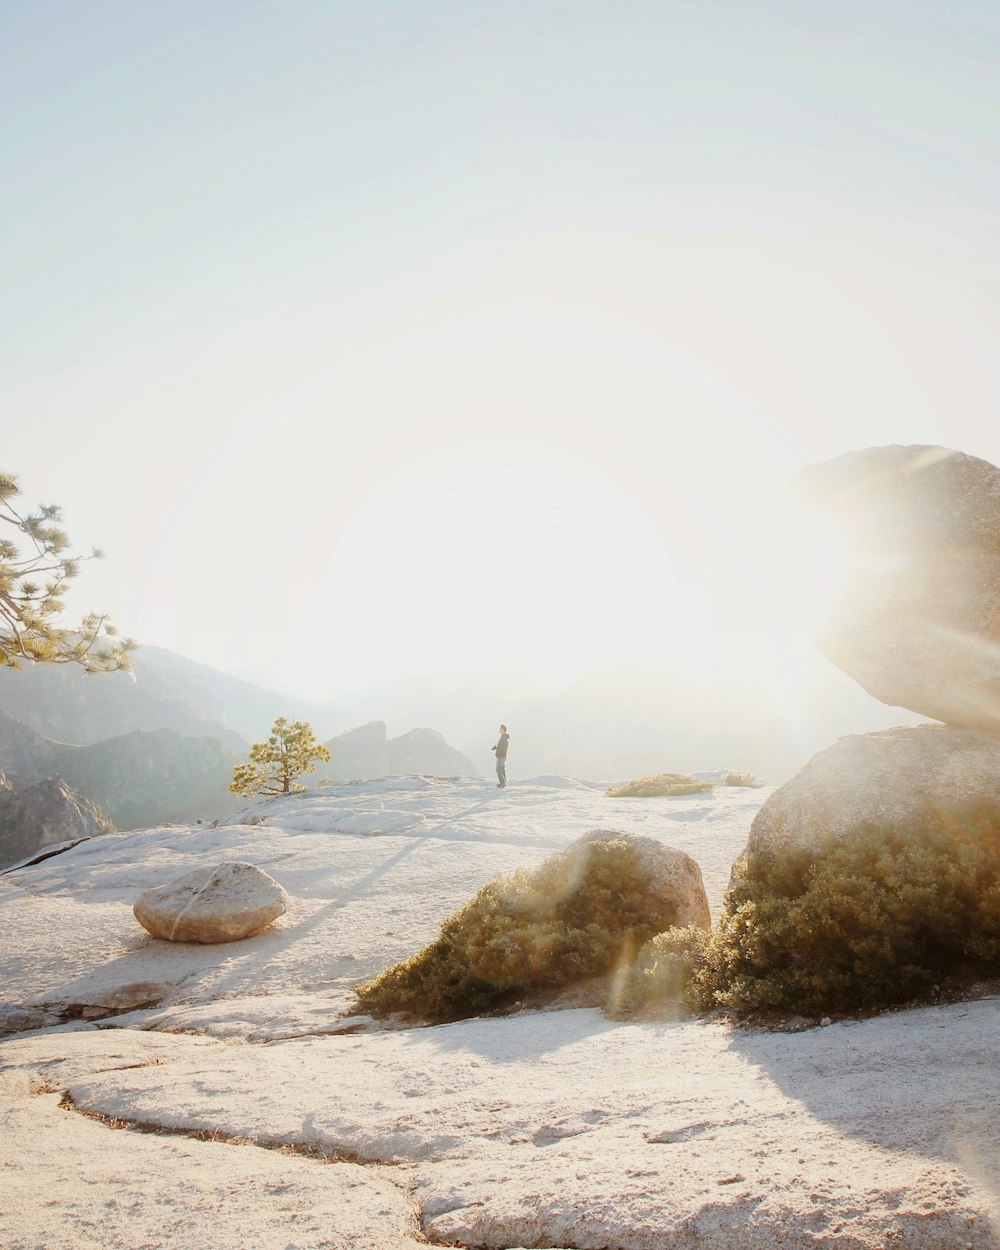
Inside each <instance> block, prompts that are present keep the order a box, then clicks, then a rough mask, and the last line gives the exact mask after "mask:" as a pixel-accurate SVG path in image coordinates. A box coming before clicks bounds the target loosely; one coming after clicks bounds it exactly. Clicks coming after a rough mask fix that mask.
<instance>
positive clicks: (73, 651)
mask: <svg viewBox="0 0 1000 1250" xmlns="http://www.w3.org/2000/svg"><path fill="white" fill-rule="evenodd" d="M20 493H21V492H20V487H19V486H18V483H17V479H16V478H15V477H13V476H12V475H11V474H9V473H0V523H2V524H4V525H7V526H10V527H11V528H12V529H13V530H15V531H17V533H18V535H20V537H18V538H17V540H16V541H15V540H14V539H12V538H10V537H5V536H4V533H3V531H2V530H0V668H4V667H6V668H20V667H21V665H22V664H23V663H24V662H25V661H29V662H32V663H47V664H79V665H80V667H81V668H83V669H84V670H86V671H87V672H88V673H103V672H113V671H114V670H115V669H119V668H121V669H125V670H126V671H130V670H131V668H132V663H131V660H130V659H129V652H130V651H133V650H134V649H135V647H136V645H137V644H136V643H135V642H133V641H132V639H131V638H124V639H120V638H118V636H117V631H116V629H115V627H114V626H113V625H112V624H111V623H110V621H109V620H108V618H107V617H106V616H103V615H100V614H98V613H96V612H90V613H88V614H87V615H86V616H85V617H84V618H83V621H82V622H81V624H80V626H79V627H78V628H77V629H69V628H67V627H66V626H65V625H64V624H62V623H61V621H60V616H61V614H62V612H63V609H64V606H65V605H64V603H63V596H64V595H65V593H66V590H67V584H68V583H69V582H70V581H72V580H73V578H74V577H76V575H77V573H78V572H79V568H80V565H81V563H82V562H83V561H84V560H92V559H95V560H99V559H101V558H102V555H103V553H102V552H101V551H99V550H98V549H97V548H96V547H95V548H94V549H93V551H92V552H91V554H90V555H89V556H78V555H74V554H72V553H71V552H70V551H69V538H68V536H67V534H66V531H65V530H64V529H63V528H62V519H63V518H62V511H61V509H60V508H59V507H58V506H57V505H55V504H46V505H43V506H41V507H40V508H39V509H38V511H37V512H31V513H28V514H27V515H22V514H21V513H20V512H18V510H17V508H16V507H15V505H14V502H13V501H14V500H15V499H16V497H17V496H18V495H19V494H20ZM8 533H9V531H8ZM18 544H21V545H20V546H19V545H18ZM22 547H23V551H22Z"/></svg>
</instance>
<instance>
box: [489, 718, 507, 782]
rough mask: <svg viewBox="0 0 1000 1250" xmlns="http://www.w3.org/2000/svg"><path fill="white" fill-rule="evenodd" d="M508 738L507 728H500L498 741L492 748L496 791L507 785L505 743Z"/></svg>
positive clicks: (504, 726)
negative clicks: (495, 766) (495, 767)
mask: <svg viewBox="0 0 1000 1250" xmlns="http://www.w3.org/2000/svg"><path fill="white" fill-rule="evenodd" d="M509 741H510V738H509V736H508V733H507V726H506V725H501V726H500V740H499V741H498V742H497V744H496V746H495V747H494V748H493V754H494V755H495V756H496V757H497V789H499V790H502V789H503V788H504V786H505V785H506V784H507V743H508V742H509Z"/></svg>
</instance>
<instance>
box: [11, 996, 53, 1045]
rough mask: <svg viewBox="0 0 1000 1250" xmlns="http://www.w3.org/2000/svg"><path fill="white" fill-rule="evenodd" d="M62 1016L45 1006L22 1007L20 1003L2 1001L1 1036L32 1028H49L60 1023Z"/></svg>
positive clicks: (24, 1031)
mask: <svg viewBox="0 0 1000 1250" xmlns="http://www.w3.org/2000/svg"><path fill="white" fill-rule="evenodd" d="M59 1021H60V1017H59V1016H57V1015H53V1014H52V1013H51V1012H49V1011H46V1010H45V1008H44V1007H22V1006H21V1004H20V1003H0V1037H10V1036H11V1034H13V1033H27V1032H28V1031H29V1030H30V1029H47V1028H50V1027H51V1026H52V1025H54V1024H58V1023H59Z"/></svg>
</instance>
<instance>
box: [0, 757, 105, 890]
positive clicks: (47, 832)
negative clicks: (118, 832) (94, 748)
mask: <svg viewBox="0 0 1000 1250" xmlns="http://www.w3.org/2000/svg"><path fill="white" fill-rule="evenodd" d="M114 831H115V827H114V825H113V824H112V823H111V821H110V820H109V819H108V817H107V816H106V815H105V813H104V812H102V811H101V809H100V808H99V807H97V806H96V805H95V804H93V803H91V802H90V801H89V800H88V799H85V798H83V797H82V795H79V794H77V793H76V792H75V791H73V790H71V789H70V787H69V786H68V785H67V784H66V783H65V782H64V781H63V780H61V779H60V778H58V777H54V778H52V779H51V780H48V781H40V782H38V784H37V785H34V786H29V787H28V788H27V789H26V790H20V791H18V792H17V793H11V792H10V791H9V790H0V869H2V868H6V867H8V866H9V865H11V864H16V863H19V862H20V861H21V860H22V859H27V858H29V857H30V856H32V855H34V854H35V852H36V851H39V850H41V849H42V848H43V847H46V846H54V845H56V844H57V843H61V842H79V841H82V840H83V839H84V838H94V837H97V836H99V835H100V834H104V833H114Z"/></svg>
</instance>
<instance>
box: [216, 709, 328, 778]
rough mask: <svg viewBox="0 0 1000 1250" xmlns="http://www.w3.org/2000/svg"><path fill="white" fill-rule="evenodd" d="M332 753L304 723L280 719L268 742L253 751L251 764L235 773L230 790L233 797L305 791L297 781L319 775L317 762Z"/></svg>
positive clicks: (234, 770)
mask: <svg viewBox="0 0 1000 1250" xmlns="http://www.w3.org/2000/svg"><path fill="white" fill-rule="evenodd" d="M329 758H330V751H329V749H328V748H327V747H325V746H323V744H322V743H321V742H317V741H316V736H315V734H314V733H313V730H312V726H311V725H310V724H308V723H307V722H306V721H304V720H296V721H288V720H286V719H285V718H284V716H279V717H278V719H277V720H276V721H275V722H274V725H273V726H272V728H271V736H270V737H269V738H268V740H267V741H266V742H257V743H255V744H254V745H253V746H252V747H251V748H250V761H249V763H247V764H238V765H237V766H236V768H234V769H233V780H232V781H231V783H230V785H229V789H230V790H231V791H232V792H233V794H242V795H244V796H246V797H248V798H249V797H251V796H253V795H255V794H291V792H292V791H293V790H304V789H305V788H306V787H305V786H300V785H298V784H297V783H296V781H295V778H296V777H300V776H301V775H302V774H303V773H314V772H315V771H316V763H315V761H316V760H328V759H329Z"/></svg>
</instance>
